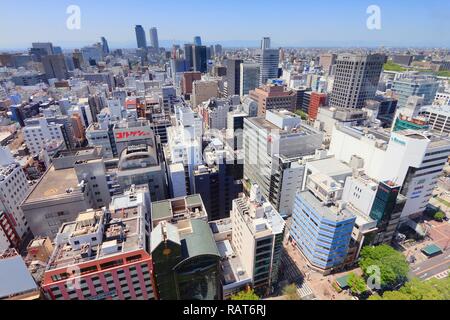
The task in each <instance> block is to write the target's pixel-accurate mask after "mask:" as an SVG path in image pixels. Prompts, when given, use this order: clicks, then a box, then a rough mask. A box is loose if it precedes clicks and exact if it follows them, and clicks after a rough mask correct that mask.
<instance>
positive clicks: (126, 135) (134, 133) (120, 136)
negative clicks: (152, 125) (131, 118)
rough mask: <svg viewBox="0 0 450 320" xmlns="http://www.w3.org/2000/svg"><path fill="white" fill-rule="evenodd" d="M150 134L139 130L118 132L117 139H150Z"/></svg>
mask: <svg viewBox="0 0 450 320" xmlns="http://www.w3.org/2000/svg"><path fill="white" fill-rule="evenodd" d="M150 136H151V135H150V132H145V131H142V130H138V131H128V132H127V131H126V132H118V133H117V134H116V139H120V140H122V139H128V138H139V137H142V138H145V137H150Z"/></svg>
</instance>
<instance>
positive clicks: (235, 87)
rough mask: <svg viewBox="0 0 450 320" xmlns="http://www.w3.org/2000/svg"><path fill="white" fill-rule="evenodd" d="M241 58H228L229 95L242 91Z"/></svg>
mask: <svg viewBox="0 0 450 320" xmlns="http://www.w3.org/2000/svg"><path fill="white" fill-rule="evenodd" d="M242 63H243V61H242V60H240V59H227V60H226V66H227V83H228V96H229V97H231V96H233V95H236V94H237V95H238V94H239V93H240V83H241V64H242Z"/></svg>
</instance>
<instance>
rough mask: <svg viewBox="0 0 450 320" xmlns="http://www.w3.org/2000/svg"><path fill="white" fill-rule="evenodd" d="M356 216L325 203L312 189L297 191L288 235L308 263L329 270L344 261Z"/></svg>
mask: <svg viewBox="0 0 450 320" xmlns="http://www.w3.org/2000/svg"><path fill="white" fill-rule="evenodd" d="M355 220H356V218H355V216H353V215H352V214H351V213H350V212H349V211H347V210H345V209H343V210H338V208H337V207H331V206H327V205H324V203H323V202H322V201H321V200H319V199H318V198H316V196H315V195H314V194H313V193H312V192H311V191H305V192H300V193H297V195H296V198H295V202H294V212H293V222H292V228H291V231H290V235H291V238H292V239H293V240H294V241H295V244H296V246H297V247H298V249H299V250H300V251H301V252H302V253H303V255H304V256H305V257H306V258H307V259H308V261H309V262H310V263H311V265H312V266H313V267H315V268H317V269H320V270H321V271H325V272H331V271H332V270H333V269H336V268H339V267H340V266H341V265H342V264H343V263H344V261H345V258H346V256H347V253H348V248H349V244H350V239H351V237H352V231H353V226H354V225H355Z"/></svg>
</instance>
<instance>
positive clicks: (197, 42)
mask: <svg viewBox="0 0 450 320" xmlns="http://www.w3.org/2000/svg"><path fill="white" fill-rule="evenodd" d="M201 45H202V38H201V37H200V36H196V37H194V46H201Z"/></svg>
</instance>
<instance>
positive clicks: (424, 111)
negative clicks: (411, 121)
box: [419, 105, 450, 135]
mask: <svg viewBox="0 0 450 320" xmlns="http://www.w3.org/2000/svg"><path fill="white" fill-rule="evenodd" d="M419 115H420V116H421V117H423V118H424V119H425V120H426V123H427V125H428V128H430V129H431V130H433V131H434V132H436V133H438V134H440V135H449V134H450V105H445V106H425V107H422V108H421V109H420V111H419Z"/></svg>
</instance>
